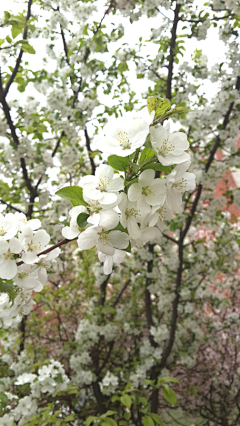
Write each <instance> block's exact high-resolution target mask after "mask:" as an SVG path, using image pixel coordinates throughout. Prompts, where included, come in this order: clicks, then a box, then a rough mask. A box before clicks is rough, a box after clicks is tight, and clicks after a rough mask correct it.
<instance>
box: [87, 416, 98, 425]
mask: <svg viewBox="0 0 240 426" xmlns="http://www.w3.org/2000/svg"><path fill="white" fill-rule="evenodd" d="M94 420H98V417H95V416H89V417H88V418H87V420H86V426H89V425H90V424H91V423H92V422H93V421H94Z"/></svg>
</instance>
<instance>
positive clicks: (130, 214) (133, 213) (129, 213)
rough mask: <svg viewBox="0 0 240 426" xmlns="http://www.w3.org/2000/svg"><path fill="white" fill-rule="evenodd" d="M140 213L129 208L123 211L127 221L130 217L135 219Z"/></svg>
mask: <svg viewBox="0 0 240 426" xmlns="http://www.w3.org/2000/svg"><path fill="white" fill-rule="evenodd" d="M139 213H140V211H139V210H136V209H134V208H131V209H127V210H126V211H125V215H126V218H127V219H129V218H130V217H134V218H136V217H137V215H138V214H139Z"/></svg>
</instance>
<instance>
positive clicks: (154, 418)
mask: <svg viewBox="0 0 240 426" xmlns="http://www.w3.org/2000/svg"><path fill="white" fill-rule="evenodd" d="M150 416H151V417H152V419H153V420H154V422H155V423H156V424H157V425H159V426H164V423H163V421H162V419H160V417H159V416H158V415H157V414H155V413H150Z"/></svg>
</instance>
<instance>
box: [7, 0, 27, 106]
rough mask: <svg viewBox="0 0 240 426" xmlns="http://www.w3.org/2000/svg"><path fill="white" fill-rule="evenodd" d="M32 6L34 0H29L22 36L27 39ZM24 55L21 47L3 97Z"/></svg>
mask: <svg viewBox="0 0 240 426" xmlns="http://www.w3.org/2000/svg"><path fill="white" fill-rule="evenodd" d="M31 7H32V0H28V9H27V16H26V20H25V28H24V30H23V36H22V38H23V40H26V39H27V32H28V28H27V22H28V20H29V19H30V17H31ZM22 56H23V50H22V49H21V50H20V52H19V55H18V58H17V60H16V64H15V67H14V69H13V72H12V74H11V76H10V78H9V80H8V82H7V84H6V86H5V89H4V94H3V97H4V98H5V97H6V96H7V93H8V91H9V89H10V87H11V84H12V83H13V81H14V78H15V77H16V75H17V72H18V69H19V67H20V64H21V60H22Z"/></svg>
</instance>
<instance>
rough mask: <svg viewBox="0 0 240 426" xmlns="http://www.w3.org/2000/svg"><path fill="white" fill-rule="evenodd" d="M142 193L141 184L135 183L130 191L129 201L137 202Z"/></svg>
mask: <svg viewBox="0 0 240 426" xmlns="http://www.w3.org/2000/svg"><path fill="white" fill-rule="evenodd" d="M141 193H142V186H141V185H140V184H139V183H133V184H132V185H131V186H130V188H129V190H128V199H129V200H130V201H133V202H134V201H137V200H138V199H139V197H140V195H141Z"/></svg>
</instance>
